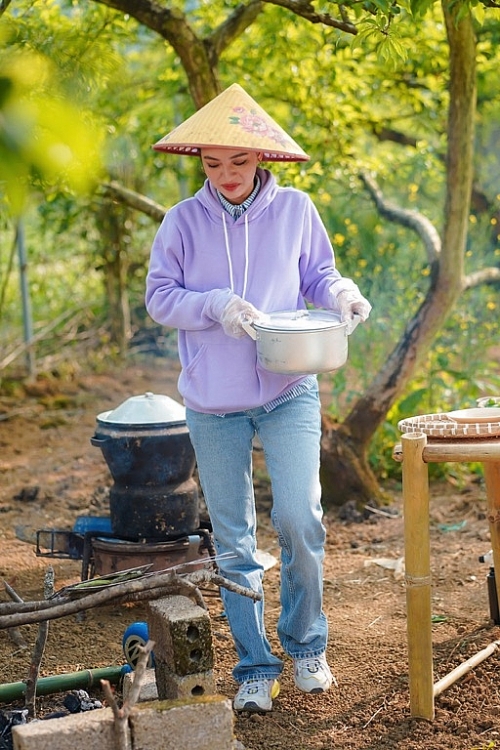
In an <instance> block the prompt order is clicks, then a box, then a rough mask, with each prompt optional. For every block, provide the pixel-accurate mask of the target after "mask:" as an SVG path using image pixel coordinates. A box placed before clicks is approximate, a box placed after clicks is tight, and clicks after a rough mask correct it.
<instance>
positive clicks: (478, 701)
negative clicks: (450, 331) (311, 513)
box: [0, 360, 500, 750]
mask: <svg viewBox="0 0 500 750" xmlns="http://www.w3.org/2000/svg"><path fill="white" fill-rule="evenodd" d="M176 379H177V368H176V364H175V362H173V363H167V365H165V364H159V363H158V361H157V360H154V361H152V362H149V361H148V362H147V363H141V364H131V365H127V366H126V367H124V368H123V369H122V370H118V371H110V372H107V373H103V374H97V375H96V374H92V375H78V376H77V377H75V378H74V379H73V380H72V381H71V382H68V381H64V382H61V381H58V380H56V379H40V380H38V381H36V382H34V383H32V384H30V385H26V386H23V388H22V389H20V390H19V391H18V392H16V393H13V394H12V395H10V396H5V395H3V396H1V395H0V550H1V554H0V577H1V578H2V579H4V580H6V581H8V583H10V584H11V585H12V586H13V587H14V588H15V590H16V591H17V592H18V594H20V595H21V596H22V597H23V598H24V599H26V600H28V599H40V598H43V577H44V573H45V571H46V569H47V567H48V566H49V565H51V566H52V567H53V568H54V571H55V577H56V588H57V589H59V588H61V587H62V586H64V585H67V584H69V583H74V582H76V581H78V580H80V577H81V562H80V561H74V560H60V559H47V558H44V557H39V556H38V557H37V556H36V554H35V547H34V545H33V541H34V537H35V532H36V530H38V529H42V528H62V529H71V528H72V527H73V524H74V522H75V519H76V518H77V516H80V515H105V514H106V512H107V504H108V493H109V488H110V486H111V484H112V479H111V476H110V474H109V470H108V468H107V465H106V463H105V461H104V459H103V457H102V454H101V452H100V450H98V449H96V448H95V447H93V446H92V445H91V444H90V437H91V436H92V435H93V434H94V429H95V419H96V415H97V414H99V413H100V412H103V411H106V410H108V409H113V408H116V407H117V406H118V405H119V404H120V403H122V402H123V401H124V400H125V399H126V398H129V397H130V396H133V395H140V394H142V393H144V392H146V391H152V392H154V393H164V394H166V395H169V396H171V397H173V398H178V394H177V390H176ZM256 484H257V495H258V512H259V524H260V525H259V546H260V548H261V550H262V551H265V552H268V553H270V554H271V555H275V556H276V554H277V543H276V539H275V536H274V533H273V530H272V526H271V522H270V516H269V510H270V495H269V486H268V483H267V481H266V475H265V467H264V466H263V465H262V464H261V459H260V457H259V454H256ZM387 489H388V491H389V492H391V495H392V497H393V503H392V505H391V506H390V507H388V508H385V509H383V510H382V512H373V513H371V515H370V518H369V519H368V520H366V521H365V522H363V523H350V522H349V521H347V520H345V516H346V514H342V513H339V512H338V511H336V510H332V511H329V512H328V513H327V514H326V518H325V523H326V526H327V531H328V540H327V549H326V561H325V600H324V605H325V611H326V614H327V616H328V621H329V626H330V634H331V635H330V643H329V649H328V657H329V661H330V664H331V666H332V670H333V671H334V673H335V675H336V677H337V680H338V688H336V689H332V690H331V692H329V693H328V694H325V695H321V696H307V695H304V694H302V693H300V692H298V691H297V690H296V689H295V687H294V686H293V678H292V674H291V668H290V667H291V665H290V664H289V663H288V664H287V666H286V669H285V672H284V674H283V679H282V681H281V695H280V696H279V697H278V698H277V699H276V701H275V704H274V710H273V712H272V713H271V714H269V715H266V716H260V715H251V716H248V715H241V716H237V717H236V719H235V734H236V737H237V738H238V739H239V740H240V741H241V742H242V743H243V745H244V746H245V748H247V750H271V749H278V750H292V749H293V750H305V749H306V748H307V749H309V748H310V749H311V750H326V749H327V748H328V749H329V748H333V747H335V748H338V749H340V750H351V749H352V750H375V748H377V750H379V749H380V750H389V749H390V750H394V749H399V748H401V749H402V748H404V749H405V750H423V749H424V748H426V749H428V750H445V749H446V750H449V748H454V750H472V749H473V748H481V749H482V748H484V749H485V750H486V748H494V747H497V748H500V681H499V679H498V667H499V656H498V654H494V655H493V656H491V657H489V658H488V659H487V660H486V661H484V662H483V663H482V664H481V665H480V666H478V667H477V668H475V669H474V670H473V671H472V672H471V673H469V674H468V675H467V676H466V677H464V678H463V679H461V680H460V681H459V682H458V683H456V684H455V685H454V686H452V687H450V688H449V689H448V690H446V691H445V692H444V693H443V694H442V695H441V696H440V697H439V698H438V699H437V700H436V719H435V721H434V722H432V723H429V722H424V721H418V720H412V719H411V718H410V714H409V696H408V665H407V652H406V603H405V590H404V584H403V578H402V574H401V562H402V558H403V553H404V546H403V523H402V516H401V497H400V492H399V490H398V488H397V487H396V488H394V487H392V488H391V487H388V488H387ZM431 491H432V501H431V544H432V566H433V586H434V588H433V615H434V619H435V622H434V625H433V645H434V668H435V679H439V678H440V677H443V676H444V675H445V674H447V673H448V672H449V671H450V670H451V669H452V668H454V667H456V666H457V665H458V664H460V663H461V662H462V661H463V660H464V659H466V658H469V657H470V656H472V655H473V654H474V653H476V652H477V651H478V650H480V649H481V648H483V647H484V646H486V645H487V644H489V643H491V642H492V641H494V640H496V639H499V638H500V628H499V627H498V626H495V625H494V624H492V622H491V620H490V611H489V600H488V592H487V585H486V575H487V573H488V567H487V566H486V565H484V564H481V563H480V562H479V556H480V555H482V554H484V553H486V552H488V550H489V549H490V545H489V532H488V523H487V518H486V499H485V492H484V487H483V485H482V483H481V482H471V483H470V484H467V485H466V486H464V487H463V488H457V487H454V486H451V485H449V484H447V483H446V484H444V483H434V484H433V485H432V486H431ZM278 579H279V565H278V564H276V565H275V566H274V567H272V568H270V569H269V570H268V571H267V572H266V576H265V586H266V595H267V600H266V621H267V628H268V635H269V638H270V640H271V642H273V644H274V645H275V647H276V651H277V652H278V653H279V652H280V647H279V645H278V643H277V641H276V637H275V635H274V633H275V623H276V619H277V616H278V612H279V596H278V590H279V587H278ZM204 595H205V592H204ZM0 599H1V600H2V601H8V600H9V599H8V597H7V595H6V593H5V592H3V591H2V593H1V594H0ZM206 601H207V604H208V606H209V609H210V613H211V617H212V626H213V633H214V642H215V652H216V668H215V673H216V684H217V689H218V691H219V692H220V693H221V694H224V695H227V696H228V697H230V698H232V696H233V695H234V693H235V684H234V681H233V680H232V677H231V669H232V666H233V665H234V661H235V655H234V651H233V647H232V642H231V638H230V635H229V631H228V627H227V623H226V621H225V619H224V616H223V611H222V604H221V601H220V598H219V595H218V592H217V591H215V590H214V591H209V592H206ZM142 619H145V609H144V606H143V605H139V604H135V605H128V606H116V607H114V606H109V607H102V608H99V609H94V610H91V611H89V612H87V613H86V615H85V616H84V617H73V616H72V617H67V618H64V619H61V620H55V621H52V622H51V623H50V626H49V638H48V642H47V647H46V650H45V654H44V658H43V662H42V676H47V675H55V674H62V673H66V672H73V671H76V670H79V669H92V668H97V667H107V666H113V665H120V664H124V663H125V658H124V655H123V651H122V645H121V643H122V637H123V633H124V631H125V629H126V628H127V627H128V625H130V624H131V623H133V622H136V621H138V620H142ZM36 632H37V628H36V626H24V627H22V628H21V633H22V635H23V637H24V638H25V640H26V642H27V644H28V647H27V648H25V649H23V648H19V647H18V646H16V645H15V644H14V643H13V641H12V640H11V638H10V637H9V634H8V633H7V631H5V630H2V631H0V682H1V683H9V682H18V681H22V680H23V679H25V678H26V676H27V674H28V668H29V664H30V656H31V653H32V649H33V645H34V641H35V638H36ZM95 694H96V695H97V696H98V697H100V698H102V696H100V695H99V693H98V692H97V693H95ZM63 698H64V694H56V695H52V696H46V697H43V698H39V699H38V700H37V706H38V712H39V715H40V716H43V715H44V713H47V712H49V711H53V710H55V709H56V708H57V707H58V706H60V705H61V704H62V700H63ZM19 705H20V704H19V702H17V703H13V704H8V705H3V706H0V710H3V711H8V710H9V709H11V708H13V707H19Z"/></svg>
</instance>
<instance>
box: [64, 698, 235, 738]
mask: <svg viewBox="0 0 500 750" xmlns="http://www.w3.org/2000/svg"><path fill="white" fill-rule="evenodd" d="M129 721H130V728H131V731H132V741H133V744H132V747H133V750H158V748H161V749H162V750H234V748H235V744H234V736H233V711H232V708H231V702H230V701H229V700H228V699H227V698H224V697H223V696H220V695H217V696H215V695H214V696H209V697H203V698H193V699H191V700H189V701H163V702H157V703H141V704H140V705H139V706H136V707H135V709H134V711H133V712H132V713H131V715H130V719H129ZM58 750H59V748H58Z"/></svg>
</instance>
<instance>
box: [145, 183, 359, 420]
mask: <svg viewBox="0 0 500 750" xmlns="http://www.w3.org/2000/svg"><path fill="white" fill-rule="evenodd" d="M258 174H259V177H260V179H261V189H260V191H259V193H258V195H257V197H256V198H255V200H254V201H253V203H252V204H251V205H250V206H249V208H248V209H247V210H246V211H245V213H244V214H243V215H242V216H241V217H240V218H239V219H237V220H236V221H235V220H234V219H233V218H232V217H231V216H230V215H229V214H228V213H227V212H226V211H225V210H224V209H223V207H222V205H221V203H220V201H219V199H218V197H217V193H216V191H215V190H214V188H213V187H212V185H211V184H210V182H209V181H208V180H206V181H205V184H204V186H203V187H202V188H201V189H200V190H199V191H198V192H197V193H196V194H195V195H194V196H193V197H192V198H188V199H187V200H184V201H181V202H180V203H178V204H177V205H176V206H174V207H173V208H171V209H170V210H169V211H168V213H167V214H166V215H165V218H164V220H163V222H162V224H161V226H160V228H159V230H158V232H157V235H156V237H155V240H154V242H153V247H152V250H151V258H150V264H149V272H148V276H147V282H146V308H147V311H148V313H149V314H150V316H151V317H152V318H153V320H155V321H156V322H157V323H160V324H162V325H164V326H168V327H170V328H178V329H179V336H178V346H179V358H180V362H181V366H182V370H181V374H180V377H179V383H178V388H179V393H180V394H181V395H182V397H183V399H184V403H185V404H186V406H188V407H189V408H191V409H194V410H196V411H201V412H207V413H211V414H221V413H226V412H234V411H243V410H246V409H253V408H256V407H258V406H263V405H264V404H267V403H269V402H270V401H273V400H274V399H276V398H278V397H279V396H281V395H282V394H283V393H284V392H285V391H287V390H288V389H289V388H290V387H291V386H292V385H295V384H296V383H299V382H300V381H302V380H303V379H304V377H305V376H300V375H280V374H277V373H273V372H269V371H267V370H264V369H263V368H261V367H260V366H259V364H258V363H257V353H256V344H255V341H253V339H251V338H250V337H249V336H246V335H245V336H244V337H243V338H241V339H235V338H231V337H230V336H227V335H226V334H225V333H224V331H223V329H222V326H221V325H220V323H218V322H217V321H218V320H220V316H221V313H222V309H223V307H224V305H225V303H226V301H227V298H226V297H225V295H221V294H220V290H226V291H227V294H228V295H229V293H230V291H233V292H234V293H235V294H238V295H239V296H241V297H244V299H246V300H248V301H249V302H251V303H252V304H253V305H254V307H256V308H257V309H258V310H260V311H261V312H265V313H271V312H276V311H278V310H297V309H303V308H304V307H305V306H306V304H305V302H306V301H307V302H310V303H312V304H313V305H314V306H316V307H323V308H331V306H332V302H331V296H330V294H329V290H330V289H332V288H333V297H335V296H336V295H338V294H339V292H341V291H344V290H351V289H356V290H357V286H356V284H354V282H353V281H351V280H350V279H347V278H344V277H342V276H341V275H340V273H339V272H338V271H337V270H336V268H335V259H334V255H333V250H332V246H331V243H330V240H329V238H328V235H327V232H326V229H325V227H324V225H323V223H322V221H321V219H320V217H319V214H318V212H317V210H316V208H315V206H314V204H313V203H312V201H311V199H310V198H309V196H308V195H307V194H306V193H303V192H301V191H300V190H296V189H295V188H284V187H280V186H279V185H278V184H277V183H276V180H275V178H274V176H273V175H272V174H271V172H269V171H268V170H265V169H259V170H258ZM221 306H222V309H221Z"/></svg>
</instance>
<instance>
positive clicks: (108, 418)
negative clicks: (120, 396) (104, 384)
mask: <svg viewBox="0 0 500 750" xmlns="http://www.w3.org/2000/svg"><path fill="white" fill-rule="evenodd" d="M97 420H98V422H105V423H106V424H120V425H153V424H154V425H159V424H162V425H164V424H180V423H183V424H185V422H186V409H185V407H184V406H182V404H179V402H178V401H175V400H174V399H173V398H170V397H169V396H162V395H158V394H155V393H151V392H149V391H148V392H147V393H144V394H143V395H142V396H132V397H131V398H128V399H127V400H126V401H124V402H123V404H120V406H118V407H117V408H116V409H113V410H112V411H105V412H102V414H98V415H97Z"/></svg>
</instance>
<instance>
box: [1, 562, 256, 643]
mask: <svg viewBox="0 0 500 750" xmlns="http://www.w3.org/2000/svg"><path fill="white" fill-rule="evenodd" d="M95 580H96V579H92V580H91V581H84V582H83V583H88V584H89V590H91V586H90V584H91V583H92V582H93V581H94V582H95ZM202 583H209V584H212V585H215V586H222V587H223V588H226V589H227V590H228V591H232V592H234V593H236V594H241V595H242V596H247V597H249V598H250V599H253V600H254V601H259V600H260V599H261V595H260V594H259V593H258V592H256V591H253V590H252V589H248V588H245V587H244V586H240V585H239V584H237V583H234V582H233V581H229V580H228V579H227V578H224V577H223V576H221V575H218V574H216V573H214V572H213V571H211V570H207V569H201V570H195V571H193V572H192V573H187V574H182V575H178V574H177V573H176V572H175V570H173V569H170V570H164V571H159V572H153V573H147V574H145V575H143V576H141V577H140V578H135V579H133V580H129V581H124V582H122V583H118V584H110V585H109V586H105V587H104V588H102V589H101V590H100V591H98V592H95V593H89V594H84V595H83V596H81V597H80V598H78V599H74V598H70V597H74V596H75V594H78V595H80V594H81V592H82V591H84V592H85V591H86V590H87V589H85V588H78V586H79V585H80V586H81V585H82V584H75V585H73V586H68V587H66V588H65V589H63V590H62V591H61V592H59V594H56V596H55V598H53V599H52V600H50V601H49V602H47V601H42V602H24V603H23V604H17V605H16V604H15V603H14V602H10V603H9V602H8V603H6V604H1V605H0V630H3V629H5V628H12V627H17V626H19V625H28V624H30V623H34V622H44V621H46V620H55V619H57V618H60V617H66V616H67V615H72V614H75V613H76V612H82V611H84V610H87V609H91V608H92V607H98V606H102V605H103V604H106V605H109V604H110V603H113V604H117V603H122V602H126V601H134V600H136V599H138V598H140V599H148V600H152V599H159V598H161V597H163V596H167V595H171V594H176V593H179V592H181V593H183V594H185V595H186V596H191V597H193V598H194V599H195V601H196V603H197V604H198V605H200V606H202V607H203V608H204V609H206V605H205V603H204V601H203V597H202V596H201V593H200V592H199V591H198V586H200V585H201V584H202ZM16 606H17V608H18V609H15V607H16ZM13 608H14V609H13ZM2 613H3V614H2Z"/></svg>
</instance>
